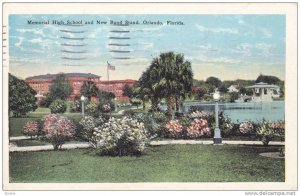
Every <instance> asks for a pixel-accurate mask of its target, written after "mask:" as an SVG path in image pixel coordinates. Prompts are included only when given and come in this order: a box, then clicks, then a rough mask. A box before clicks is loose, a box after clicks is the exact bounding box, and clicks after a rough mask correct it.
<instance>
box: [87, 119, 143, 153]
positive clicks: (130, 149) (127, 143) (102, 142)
mask: <svg viewBox="0 0 300 196" xmlns="http://www.w3.org/2000/svg"><path fill="white" fill-rule="evenodd" d="M146 135H147V132H146V130H145V127H144V124H143V123H139V122H137V121H136V120H133V119H132V118H128V117H123V118H121V119H116V118H110V119H109V121H108V122H106V123H104V124H103V125H101V126H99V127H97V128H95V131H94V133H93V138H92V140H94V141H96V146H95V147H96V148H97V149H99V152H100V154H101V155H114V156H115V155H119V156H123V155H141V153H142V152H143V151H144V149H145V146H146V141H147V137H146Z"/></svg>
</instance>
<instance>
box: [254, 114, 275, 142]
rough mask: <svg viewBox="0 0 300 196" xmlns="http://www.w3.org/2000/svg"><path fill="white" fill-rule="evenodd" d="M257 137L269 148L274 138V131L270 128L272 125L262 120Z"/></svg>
mask: <svg viewBox="0 0 300 196" xmlns="http://www.w3.org/2000/svg"><path fill="white" fill-rule="evenodd" d="M257 135H258V137H259V138H260V140H261V141H262V143H263V144H264V145H265V146H267V145H268V144H269V142H270V141H271V140H272V139H273V137H274V130H273V129H272V128H271V127H270V123H269V122H268V121H266V120H262V121H261V122H260V123H259V125H258V128H257Z"/></svg>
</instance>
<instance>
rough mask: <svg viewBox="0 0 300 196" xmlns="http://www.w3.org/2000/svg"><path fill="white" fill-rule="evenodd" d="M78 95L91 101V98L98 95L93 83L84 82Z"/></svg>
mask: <svg viewBox="0 0 300 196" xmlns="http://www.w3.org/2000/svg"><path fill="white" fill-rule="evenodd" d="M80 93H81V94H82V95H83V96H85V97H87V98H88V100H91V97H96V96H97V95H98V93H99V89H98V87H97V86H96V84H95V82H93V81H85V82H84V83H83V85H82V86H81V89H80Z"/></svg>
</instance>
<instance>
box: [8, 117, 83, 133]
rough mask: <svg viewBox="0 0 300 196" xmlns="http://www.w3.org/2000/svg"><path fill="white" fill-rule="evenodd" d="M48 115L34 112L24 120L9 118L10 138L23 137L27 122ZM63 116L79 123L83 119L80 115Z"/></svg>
mask: <svg viewBox="0 0 300 196" xmlns="http://www.w3.org/2000/svg"><path fill="white" fill-rule="evenodd" d="M45 115H47V113H37V112H32V113H29V114H28V115H27V117H24V118H14V117H11V118H9V136H21V135H23V133H22V129H23V126H24V125H25V123H26V122H28V121H31V120H38V119H41V118H42V117H43V116H45ZM62 115H63V116H67V117H69V118H71V119H74V120H76V121H79V120H80V119H81V117H82V116H81V114H80V113H64V114H62Z"/></svg>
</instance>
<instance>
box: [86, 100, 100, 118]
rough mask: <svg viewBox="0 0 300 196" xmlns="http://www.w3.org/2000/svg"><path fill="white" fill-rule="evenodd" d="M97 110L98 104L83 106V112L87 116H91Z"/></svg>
mask: <svg viewBox="0 0 300 196" xmlns="http://www.w3.org/2000/svg"><path fill="white" fill-rule="evenodd" d="M97 109H98V104H97V103H94V102H90V103H88V104H87V105H86V106H85V111H86V113H87V114H88V115H93V114H94V113H95V112H96V110H97Z"/></svg>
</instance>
